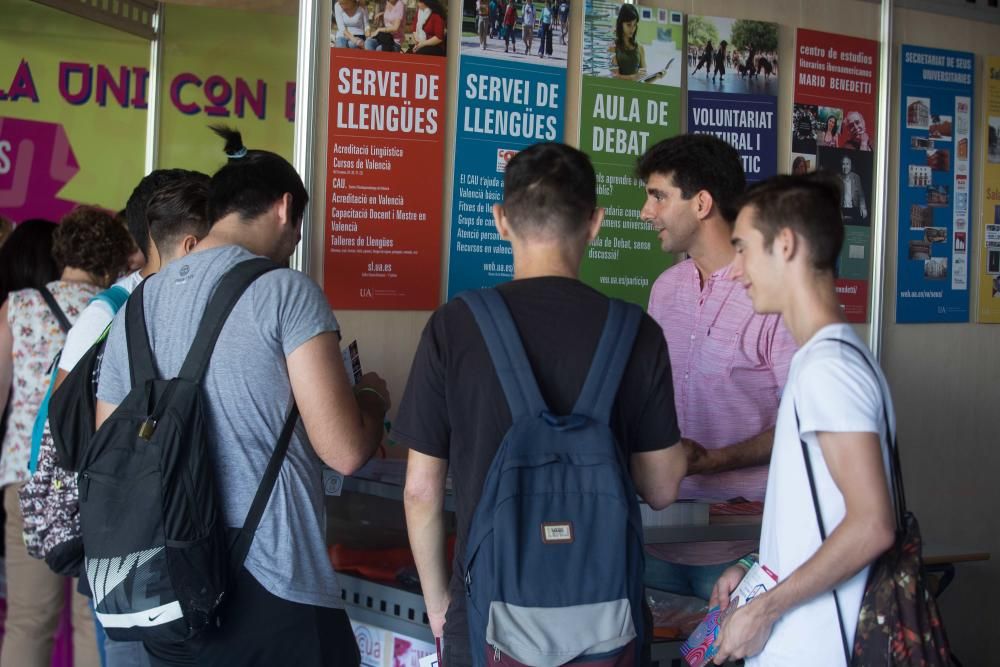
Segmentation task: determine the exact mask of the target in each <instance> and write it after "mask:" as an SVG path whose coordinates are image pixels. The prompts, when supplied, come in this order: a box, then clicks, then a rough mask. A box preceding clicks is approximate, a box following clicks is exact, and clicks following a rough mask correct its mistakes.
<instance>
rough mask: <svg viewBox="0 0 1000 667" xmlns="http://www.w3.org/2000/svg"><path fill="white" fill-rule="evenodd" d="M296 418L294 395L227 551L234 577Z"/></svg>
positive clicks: (282, 461) (244, 554) (271, 489)
mask: <svg viewBox="0 0 1000 667" xmlns="http://www.w3.org/2000/svg"><path fill="white" fill-rule="evenodd" d="M298 419H299V407H298V406H297V405H296V404H295V398H294V397H293V398H292V405H291V407H290V408H289V410H288V416H287V417H285V424H284V426H282V427H281V435H279V436H278V442H277V444H276V445H275V446H274V452H273V453H272V454H271V458H270V460H269V461H268V462H267V468H266V469H265V470H264V476H263V477H262V478H261V480H260V486H258V487H257V493H256V494H254V497H253V502H252V503H251V504H250V510H249V511H248V512H247V518H246V520H245V521H244V522H243V528H241V529H240V532H239V535H238V536H237V537H236V540H235V541H234V542H233V545H232V548H231V549H230V551H229V574H230V576H231V577H235V576H236V575H237V573H239V571H240V568H242V567H243V562H244V561H245V560H246V559H247V554H249V553H250V545H251V544H253V537H254V534H255V533H256V532H257V526H259V525H260V519H261V517H262V516H264V510H265V509H266V508H267V503H268V501H269V500H270V499H271V493H272V492H273V491H274V483H275V482H276V481H278V473H279V472H281V464H282V463H284V461H285V454H286V453H287V452H288V444H289V443H290V442H291V441H292V434H293V433H294V432H295V422H297V421H298Z"/></svg>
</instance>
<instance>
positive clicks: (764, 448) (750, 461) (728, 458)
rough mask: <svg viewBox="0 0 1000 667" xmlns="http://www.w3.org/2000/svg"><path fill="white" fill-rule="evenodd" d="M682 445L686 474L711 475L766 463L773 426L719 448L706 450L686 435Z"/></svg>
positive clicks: (772, 437) (772, 439)
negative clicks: (685, 459) (685, 456)
mask: <svg viewBox="0 0 1000 667" xmlns="http://www.w3.org/2000/svg"><path fill="white" fill-rule="evenodd" d="M681 444H682V445H683V446H684V453H685V454H686V455H687V471H688V474H689V475H711V474H714V473H718V472H726V471H727V470H739V469H740V468H749V467H751V466H760V465H765V464H767V463H768V462H769V461H770V460H771V447H772V446H773V445H774V428H769V429H767V430H766V431H764V432H762V433H758V434H757V435H755V436H753V437H752V438H749V439H747V440H743V441H742V442H737V443H735V444H732V445H729V446H727V447H720V448H719V449H705V448H704V447H702V446H701V445H700V444H698V443H697V442H695V441H694V440H689V439H688V438H683V439H682V440H681Z"/></svg>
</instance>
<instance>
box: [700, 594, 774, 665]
mask: <svg viewBox="0 0 1000 667" xmlns="http://www.w3.org/2000/svg"><path fill="white" fill-rule="evenodd" d="M766 598H767V593H763V594H761V595H758V596H757V597H756V598H754V599H753V600H751V601H750V602H748V603H747V604H746V605H744V606H742V607H740V608H739V609H734V610H733V611H732V612H731V613H730V614H729V616H728V617H727V618H726V620H725V621H723V622H722V625H721V626H720V627H719V638H718V639H716V640H715V645H716V646H717V647H718V651H717V652H716V654H715V657H714V658H713V659H712V661H713V662H714V663H715V664H716V665H721V664H723V663H725V662H727V661H729V660H742V659H743V658H747V657H750V656H754V655H757V654H758V653H760V652H761V651H763V650H764V644H766V643H767V640H768V638H770V636H771V628H773V627H774V622H775V620H777V619H775V618H773V617H772V616H771V614H770V612H769V605H768V604H767V599H766Z"/></svg>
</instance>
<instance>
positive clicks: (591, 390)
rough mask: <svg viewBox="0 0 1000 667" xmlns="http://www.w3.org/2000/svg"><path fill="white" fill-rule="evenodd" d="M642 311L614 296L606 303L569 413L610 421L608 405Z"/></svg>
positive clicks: (606, 422)
mask: <svg viewBox="0 0 1000 667" xmlns="http://www.w3.org/2000/svg"><path fill="white" fill-rule="evenodd" d="M641 320H642V310H640V309H639V307H638V306H635V305H633V304H630V303H625V302H624V301H620V300H618V299H611V300H610V301H609V302H608V318H607V320H606V321H605V322H604V331H603V333H601V339H600V342H598V343H597V350H596V351H595V352H594V360H593V361H592V362H591V363H590V371H588V373H587V380H586V381H585V382H584V384H583V390H581V391H580V396H579V397H578V398H577V399H576V405H574V406H573V414H577V415H587V416H589V417H590V418H591V419H593V420H595V421H597V422H599V423H601V424H608V423H610V422H611V408H612V407H613V406H614V404H615V398H616V397H617V396H618V387H619V385H620V384H621V379H622V376H623V375H624V374H625V366H627V365H628V360H629V358H630V357H631V356H632V345H633V344H634V343H635V336H636V334H637V333H638V332H639V322H640V321H641Z"/></svg>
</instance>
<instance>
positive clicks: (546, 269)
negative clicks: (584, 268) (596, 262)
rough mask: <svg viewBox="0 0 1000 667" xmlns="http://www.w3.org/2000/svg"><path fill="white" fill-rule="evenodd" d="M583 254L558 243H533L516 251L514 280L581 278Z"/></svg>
mask: <svg viewBox="0 0 1000 667" xmlns="http://www.w3.org/2000/svg"><path fill="white" fill-rule="evenodd" d="M581 259H582V254H581V253H574V252H570V251H569V250H567V249H566V248H565V247H564V246H563V245H561V244H560V243H558V242H554V243H551V244H548V243H547V244H538V243H532V244H531V245H530V246H529V247H524V248H515V250H514V280H523V279H525V278H573V279H578V278H579V277H580V260H581Z"/></svg>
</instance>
